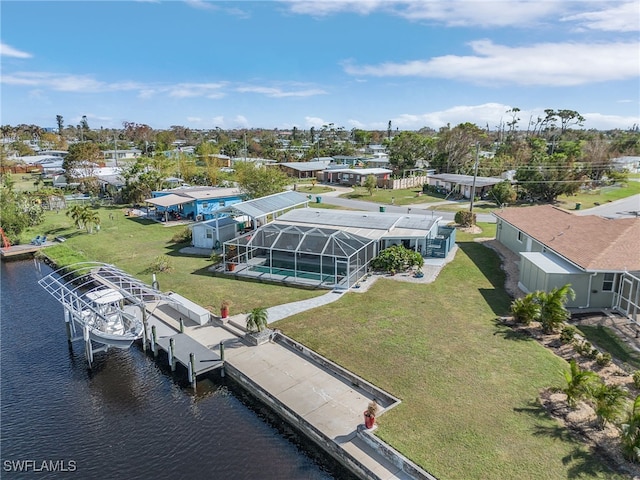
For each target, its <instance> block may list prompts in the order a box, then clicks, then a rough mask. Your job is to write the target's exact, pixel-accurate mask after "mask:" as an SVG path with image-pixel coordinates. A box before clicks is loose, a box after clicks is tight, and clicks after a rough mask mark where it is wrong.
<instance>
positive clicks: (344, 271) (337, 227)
mask: <svg viewBox="0 0 640 480" xmlns="http://www.w3.org/2000/svg"><path fill="white" fill-rule="evenodd" d="M290 193H295V192H290ZM235 207H237V205H235V206H234V208H235ZM439 221H440V217H432V216H431V215H424V214H399V213H384V212H356V211H343V210H339V211H338V210H326V209H316V208H308V207H307V208H294V209H290V210H288V211H286V212H285V213H283V214H281V215H278V216H277V217H274V218H273V220H272V221H270V222H269V223H266V224H264V225H262V226H260V227H259V228H257V229H256V230H251V231H249V232H246V233H245V234H243V235H240V236H238V237H236V238H234V239H232V240H229V241H227V242H225V243H224V245H223V247H224V263H225V267H226V270H228V271H232V272H233V275H237V276H241V277H249V278H252V279H257V280H262V281H269V282H283V283H291V284H296V285H305V286H311V287H316V288H350V287H352V286H353V285H355V284H356V283H357V282H358V281H359V280H360V279H361V278H362V277H363V276H364V275H365V274H366V273H367V272H368V270H369V264H370V262H371V260H373V259H374V258H375V257H376V256H377V255H378V254H379V253H380V252H381V251H382V250H384V249H385V248H387V247H390V246H392V245H403V246H405V247H406V248H410V249H414V250H415V251H417V252H420V253H421V254H422V255H423V256H432V257H446V256H447V254H448V252H449V251H450V250H451V249H452V248H453V246H454V244H455V229H453V228H447V227H443V226H439Z"/></svg>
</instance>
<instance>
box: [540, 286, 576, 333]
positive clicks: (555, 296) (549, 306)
mask: <svg viewBox="0 0 640 480" xmlns="http://www.w3.org/2000/svg"><path fill="white" fill-rule="evenodd" d="M575 297H576V294H575V292H574V291H573V289H572V288H571V284H569V283H568V284H566V285H564V286H562V287H556V288H554V289H553V290H551V291H550V292H549V293H545V292H540V293H539V294H538V298H539V301H540V322H541V323H542V329H543V330H544V332H545V333H553V332H555V331H556V330H557V329H558V328H559V327H560V325H562V324H563V323H564V322H565V320H567V319H568V318H569V317H570V316H571V314H570V313H569V311H568V310H567V309H566V307H565V305H566V303H567V300H568V299H569V298H571V299H572V300H573V299H574V298H575Z"/></svg>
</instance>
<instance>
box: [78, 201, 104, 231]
mask: <svg viewBox="0 0 640 480" xmlns="http://www.w3.org/2000/svg"><path fill="white" fill-rule="evenodd" d="M82 223H83V224H84V226H85V228H86V229H87V232H89V233H93V227H98V226H99V225H100V214H99V213H98V211H97V210H93V209H91V208H90V207H89V205H86V206H85V207H84V209H83V211H82Z"/></svg>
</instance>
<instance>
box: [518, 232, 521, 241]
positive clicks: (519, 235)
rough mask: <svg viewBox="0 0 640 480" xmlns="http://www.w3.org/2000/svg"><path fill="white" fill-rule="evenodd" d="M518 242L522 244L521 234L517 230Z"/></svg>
mask: <svg viewBox="0 0 640 480" xmlns="http://www.w3.org/2000/svg"><path fill="white" fill-rule="evenodd" d="M518 241H519V242H520V243H522V232H521V231H520V230H518Z"/></svg>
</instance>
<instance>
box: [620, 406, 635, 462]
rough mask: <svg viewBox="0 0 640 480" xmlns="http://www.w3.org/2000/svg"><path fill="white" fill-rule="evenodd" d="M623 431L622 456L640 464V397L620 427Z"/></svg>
mask: <svg viewBox="0 0 640 480" xmlns="http://www.w3.org/2000/svg"><path fill="white" fill-rule="evenodd" d="M620 427H621V430H622V436H621V443H622V454H623V455H624V456H625V458H626V459H627V460H629V461H631V462H634V463H639V462H640V395H638V396H637V397H636V398H635V400H634V402H633V405H632V406H631V408H630V409H629V411H628V412H627V418H626V419H625V420H624V421H623V423H622V425H621V426H620Z"/></svg>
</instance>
